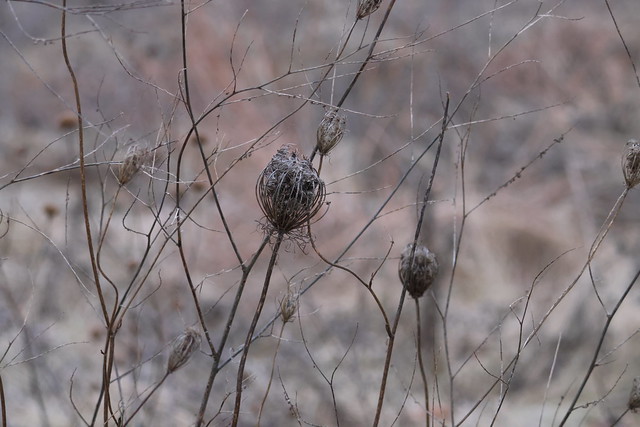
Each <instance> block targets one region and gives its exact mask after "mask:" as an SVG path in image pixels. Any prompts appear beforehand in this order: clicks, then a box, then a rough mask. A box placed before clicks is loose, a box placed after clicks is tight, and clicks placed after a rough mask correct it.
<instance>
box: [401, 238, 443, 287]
mask: <svg viewBox="0 0 640 427" xmlns="http://www.w3.org/2000/svg"><path fill="white" fill-rule="evenodd" d="M412 249H413V243H409V244H408V245H407V246H405V248H404V249H403V250H402V253H401V254H400V263H399V264H398V275H399V276H400V282H402V285H403V286H404V287H405V288H406V289H407V292H409V295H411V296H412V297H414V298H420V297H421V296H422V295H423V294H424V293H425V291H426V290H427V289H429V287H430V286H431V285H432V284H433V281H434V280H435V277H436V276H437V274H438V260H437V259H436V256H435V254H434V253H433V252H431V251H430V250H429V249H427V247H426V246H422V245H418V246H416V249H415V251H413V262H411V261H412V260H411V252H412Z"/></svg>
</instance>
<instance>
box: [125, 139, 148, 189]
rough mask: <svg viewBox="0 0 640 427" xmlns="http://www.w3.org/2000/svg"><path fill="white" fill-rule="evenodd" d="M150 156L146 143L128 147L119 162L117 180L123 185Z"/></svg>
mask: <svg viewBox="0 0 640 427" xmlns="http://www.w3.org/2000/svg"><path fill="white" fill-rule="evenodd" d="M150 156H151V151H150V150H149V147H147V146H146V145H139V144H135V145H132V146H130V147H129V149H128V150H127V155H126V156H125V158H124V160H123V161H122V163H121V164H120V169H119V170H118V182H119V183H120V185H125V184H126V183H127V182H129V181H131V178H133V177H134V176H135V174H136V173H138V171H139V170H140V168H141V167H142V166H144V165H145V164H146V163H147V162H148V161H149V158H150Z"/></svg>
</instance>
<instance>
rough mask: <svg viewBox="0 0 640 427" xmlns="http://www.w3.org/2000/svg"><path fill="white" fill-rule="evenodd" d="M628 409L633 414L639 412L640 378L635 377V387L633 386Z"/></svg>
mask: <svg viewBox="0 0 640 427" xmlns="http://www.w3.org/2000/svg"><path fill="white" fill-rule="evenodd" d="M627 407H628V408H629V410H631V411H633V412H637V410H638V408H640V377H635V378H634V379H633V385H632V386H631V394H630V395H629V402H628V403H627Z"/></svg>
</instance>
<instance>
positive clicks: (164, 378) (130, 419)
mask: <svg viewBox="0 0 640 427" xmlns="http://www.w3.org/2000/svg"><path fill="white" fill-rule="evenodd" d="M170 373H171V372H165V374H164V375H163V376H162V379H161V380H160V381H159V382H158V384H156V385H155V386H154V387H153V389H152V390H151V391H150V392H149V393H148V394H147V395H146V396H145V398H144V399H143V400H142V402H140V404H139V405H138V407H137V408H136V409H135V410H134V411H133V412H132V413H131V415H129V418H127V420H126V421H125V422H124V424H122V426H123V427H125V426H127V425H128V424H129V423H130V422H131V421H132V420H133V417H135V416H136V414H137V413H138V412H140V409H142V407H143V406H144V405H145V404H146V403H147V401H148V400H149V398H151V396H152V395H153V394H154V393H155V392H156V391H157V390H158V389H159V388H160V386H161V385H162V384H163V383H164V382H165V380H166V379H167V377H168V376H169V374H170Z"/></svg>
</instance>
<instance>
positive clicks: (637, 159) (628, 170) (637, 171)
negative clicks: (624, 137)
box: [622, 139, 640, 189]
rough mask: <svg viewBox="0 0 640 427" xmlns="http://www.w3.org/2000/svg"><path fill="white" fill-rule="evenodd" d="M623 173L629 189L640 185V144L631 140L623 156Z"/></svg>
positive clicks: (635, 140)
mask: <svg viewBox="0 0 640 427" xmlns="http://www.w3.org/2000/svg"><path fill="white" fill-rule="evenodd" d="M622 173H623V174H624V181H625V182H626V184H627V187H628V188H629V189H631V188H633V187H635V186H636V185H638V183H640V142H638V140H637V139H630V140H629V141H628V142H627V150H626V151H625V153H624V155H623V156H622Z"/></svg>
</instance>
